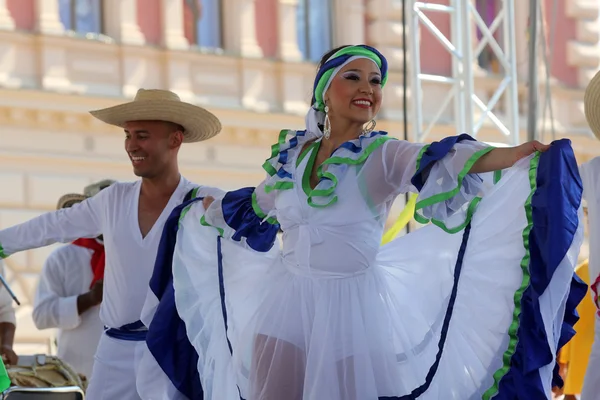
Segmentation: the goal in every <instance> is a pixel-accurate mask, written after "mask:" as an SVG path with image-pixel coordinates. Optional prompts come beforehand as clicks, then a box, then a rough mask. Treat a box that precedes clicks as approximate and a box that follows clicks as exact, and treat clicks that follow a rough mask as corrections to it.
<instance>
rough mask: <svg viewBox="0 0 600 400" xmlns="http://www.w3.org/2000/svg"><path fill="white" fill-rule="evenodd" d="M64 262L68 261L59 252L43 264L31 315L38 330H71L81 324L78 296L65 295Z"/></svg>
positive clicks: (55, 252) (51, 255) (54, 253)
mask: <svg viewBox="0 0 600 400" xmlns="http://www.w3.org/2000/svg"><path fill="white" fill-rule="evenodd" d="M59 250H60V249H59ZM65 262H68V260H67V259H66V257H64V256H63V254H61V252H60V251H54V252H53V253H51V254H50V256H49V257H48V258H47V259H46V261H45V262H44V267H43V268H42V273H41V275H40V281H39V284H38V287H37V291H36V294H35V301H34V305H33V313H32V316H33V322H34V323H35V326H36V327H37V328H38V329H48V328H60V329H73V328H76V327H77V326H79V324H80V323H81V317H80V316H79V312H78V310H77V297H79V296H67V295H66V294H67V290H66V289H65V286H64V281H65V277H64V271H65V267H66V265H65Z"/></svg>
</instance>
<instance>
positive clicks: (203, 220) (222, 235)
mask: <svg viewBox="0 0 600 400" xmlns="http://www.w3.org/2000/svg"><path fill="white" fill-rule="evenodd" d="M200 225H202V226H206V227H209V228H210V227H212V228H215V229H216V230H217V232H219V236H221V237H225V231H224V230H223V229H222V228H219V227H217V226H214V225H211V224H209V223H208V222H206V218H205V217H204V215H203V216H202V217H201V218H200Z"/></svg>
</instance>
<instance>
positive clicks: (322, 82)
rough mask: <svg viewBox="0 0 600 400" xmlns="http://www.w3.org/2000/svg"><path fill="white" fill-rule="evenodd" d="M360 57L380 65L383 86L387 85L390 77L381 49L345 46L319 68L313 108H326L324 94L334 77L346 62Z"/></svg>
mask: <svg viewBox="0 0 600 400" xmlns="http://www.w3.org/2000/svg"><path fill="white" fill-rule="evenodd" d="M359 58H366V59H369V60H371V61H373V62H374V63H375V64H376V65H377V66H378V67H379V70H380V71H381V87H383V86H385V83H386V81H387V77H388V74H387V70H388V65H387V60H386V59H385V57H384V56H383V55H382V54H381V53H380V52H379V51H377V49H375V48H373V47H370V46H367V45H363V44H361V45H356V46H348V47H344V48H343V49H340V50H338V51H337V52H336V53H335V54H333V55H332V56H331V57H330V58H329V59H328V60H327V61H326V62H325V63H324V64H323V65H322V66H321V68H319V71H318V72H317V76H316V77H315V83H314V86H313V93H314V94H313V98H312V101H311V105H312V108H314V109H315V110H317V111H324V110H325V99H324V98H323V96H324V94H325V92H326V91H327V89H328V88H329V85H330V84H331V81H332V79H333V77H334V76H335V75H336V74H337V73H338V72H339V71H340V69H342V68H343V67H344V66H345V65H346V64H348V63H349V62H351V61H354V60H356V59H359Z"/></svg>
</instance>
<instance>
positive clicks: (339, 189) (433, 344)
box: [173, 131, 585, 400]
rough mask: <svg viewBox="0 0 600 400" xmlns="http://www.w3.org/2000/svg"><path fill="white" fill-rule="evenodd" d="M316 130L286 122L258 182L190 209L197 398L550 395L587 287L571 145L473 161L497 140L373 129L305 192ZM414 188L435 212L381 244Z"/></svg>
mask: <svg viewBox="0 0 600 400" xmlns="http://www.w3.org/2000/svg"><path fill="white" fill-rule="evenodd" d="M319 143H320V138H319V137H318V135H314V134H311V133H310V132H307V131H283V132H282V134H281V136H280V138H279V141H278V143H277V144H275V145H274V146H273V151H272V154H271V158H269V159H268V160H267V161H266V162H265V164H264V168H265V170H266V171H267V173H268V177H267V179H266V180H265V181H263V182H262V183H261V184H260V185H259V186H258V187H256V188H244V189H240V190H237V191H233V192H229V193H227V194H226V195H225V197H223V198H221V199H217V200H216V201H214V202H213V204H212V205H211V206H210V207H209V208H208V210H206V211H205V210H204V208H203V206H202V204H201V202H196V203H194V204H193V205H191V206H190V207H189V209H186V210H185V212H184V213H182V217H181V219H180V223H179V230H178V233H177V244H176V247H175V252H174V256H173V284H174V288H175V300H176V306H177V310H178V313H179V315H180V317H181V318H182V319H183V321H185V325H186V329H187V334H188V337H189V339H190V341H191V343H192V344H193V346H194V348H195V349H196V351H197V352H198V354H199V362H198V369H199V372H200V377H201V380H202V385H203V389H204V392H205V394H204V395H205V397H204V399H212V400H229V399H232V400H233V399H246V400H284V399H285V400H288V399H289V400H296V399H302V400H321V399H323V400H372V399H403V400H408V399H417V398H418V399H423V400H430V399H431V400H433V399H435V400H437V399H445V400H450V399H453V400H454V399H455V400H470V399H481V398H483V399H490V398H494V399H501V398H504V399H527V400H532V399H538V398H539V399H546V398H549V397H548V396H549V393H550V388H551V381H552V379H553V369H554V359H555V355H556V352H557V349H558V347H559V346H561V345H562V344H564V343H562V342H564V341H565V340H568V339H569V338H570V336H572V334H573V332H572V325H573V324H574V321H576V319H577V318H576V314H575V313H574V308H575V306H576V305H577V303H578V302H579V300H580V297H581V296H582V295H581V294H580V292H581V290H580V289H581V285H580V283H579V282H578V281H577V278H576V276H574V273H573V271H574V266H575V265H576V262H577V256H578V252H579V247H580V245H581V242H582V227H581V226H580V224H579V208H580V202H581V181H580V179H579V175H578V172H577V165H576V163H575V158H574V156H573V152H572V150H571V147H570V143H569V142H568V141H566V140H562V141H558V142H555V143H554V144H553V146H552V147H551V149H550V150H549V151H548V152H546V153H543V154H542V155H540V154H537V155H532V156H530V157H528V158H526V159H523V160H521V161H519V162H517V164H516V165H515V166H514V167H512V168H510V169H508V170H504V171H498V172H496V173H488V174H482V175H474V174H468V171H469V170H470V168H471V166H472V165H473V163H474V162H475V161H476V160H477V159H478V158H479V157H481V156H483V155H484V154H486V153H487V152H488V151H489V150H490V149H491V148H489V147H487V146H486V145H484V144H482V143H479V142H476V141H474V140H472V139H471V138H470V137H468V136H467V135H461V136H458V137H451V138H447V139H445V140H443V141H441V142H437V143H434V144H432V145H422V144H414V143H408V142H404V141H400V140H396V139H392V138H390V137H388V136H387V135H386V134H385V132H374V133H371V134H369V135H364V136H361V137H360V138H359V139H357V140H354V141H351V142H347V143H345V144H344V145H342V146H341V147H340V148H338V149H337V150H336V151H335V152H334V153H333V155H332V157H331V158H330V159H328V160H327V161H326V162H325V164H324V165H323V167H322V168H321V169H320V176H321V180H320V183H319V184H318V186H317V187H316V188H315V189H311V188H310V185H309V176H310V171H311V168H312V166H313V164H314V159H315V155H316V153H317V150H318V146H319ZM305 145H306V146H305ZM303 148H305V151H304V152H302V149H303ZM408 191H419V201H418V204H417V218H418V220H419V221H421V222H426V221H429V220H431V221H432V222H433V224H430V225H428V226H425V227H423V228H421V229H418V230H417V231H415V232H413V233H410V234H409V235H406V236H403V237H400V238H398V239H396V240H394V241H392V242H390V243H389V244H387V245H385V246H380V242H381V237H382V234H383V231H384V223H385V221H386V219H387V216H388V212H389V210H390V207H391V205H392V202H393V201H394V199H395V198H396V197H397V196H398V195H399V194H401V193H405V192H408ZM279 226H280V227H281V230H282V231H283V240H282V243H281V245H280V244H279V242H278V240H277V231H278V228H279ZM583 293H585V289H584V291H583ZM578 296H579V298H578Z"/></svg>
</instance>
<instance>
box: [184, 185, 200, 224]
mask: <svg viewBox="0 0 600 400" xmlns="http://www.w3.org/2000/svg"><path fill="white" fill-rule="evenodd" d="M199 190H200V188H199V187H196V188H194V189H193V190H192V197H191V199H195V198H196V197H198V191H199ZM192 205H193V203H192V204H188V205H187V206H186V207H185V208H184V209H183V210H181V214H180V215H179V226H181V221H182V220H183V218H184V217H185V215H186V214H187V213H188V211H190V209H191V208H192Z"/></svg>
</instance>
